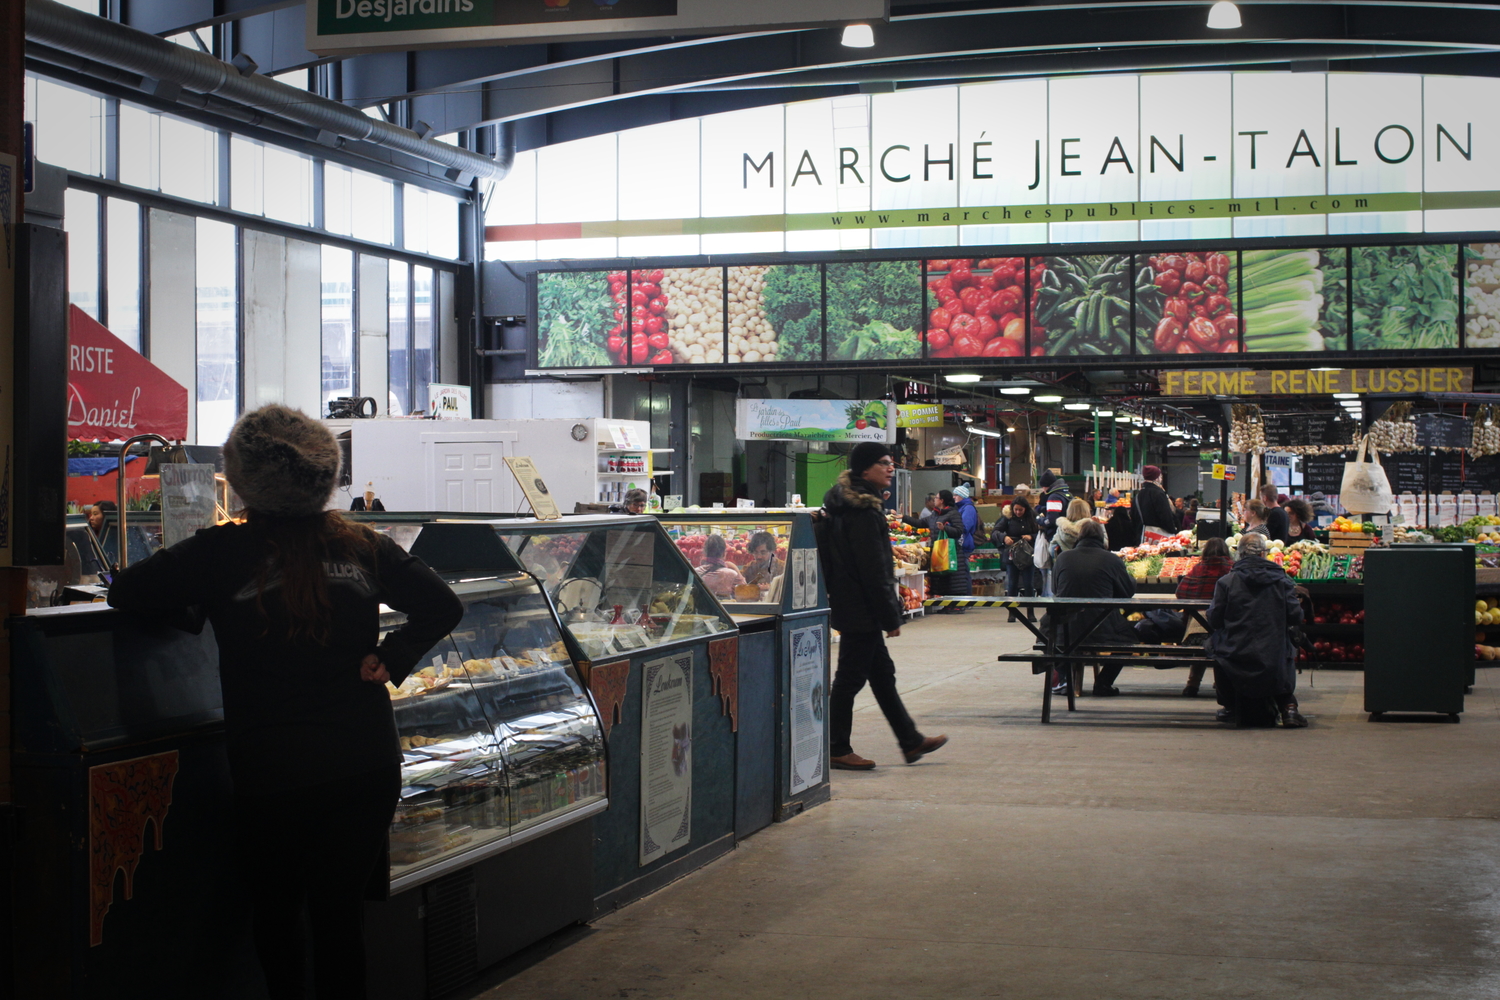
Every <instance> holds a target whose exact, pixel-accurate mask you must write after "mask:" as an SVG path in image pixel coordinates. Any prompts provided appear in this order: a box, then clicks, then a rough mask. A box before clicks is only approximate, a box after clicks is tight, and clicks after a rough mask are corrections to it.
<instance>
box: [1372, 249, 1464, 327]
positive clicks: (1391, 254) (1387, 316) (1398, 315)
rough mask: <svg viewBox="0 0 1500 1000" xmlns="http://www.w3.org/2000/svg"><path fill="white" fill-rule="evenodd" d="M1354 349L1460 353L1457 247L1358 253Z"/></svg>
mask: <svg viewBox="0 0 1500 1000" xmlns="http://www.w3.org/2000/svg"><path fill="white" fill-rule="evenodd" d="M1352 253H1353V270H1354V285H1353V292H1354V349H1355V350H1356V351H1379V350H1431V349H1437V348H1457V347H1458V310H1459V303H1458V247H1457V246H1456V245H1455V244H1452V243H1440V244H1435V245H1430V246H1426V245H1413V246H1393V247H1356V248H1354V250H1353V251H1352Z"/></svg>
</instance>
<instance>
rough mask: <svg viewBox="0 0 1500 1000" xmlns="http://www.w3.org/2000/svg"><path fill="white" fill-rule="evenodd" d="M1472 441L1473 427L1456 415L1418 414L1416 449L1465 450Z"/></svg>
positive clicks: (1466, 420)
mask: <svg viewBox="0 0 1500 1000" xmlns="http://www.w3.org/2000/svg"><path fill="white" fill-rule="evenodd" d="M1473 440H1474V426H1473V424H1472V423H1470V421H1469V420H1468V419H1466V418H1464V417H1460V416H1458V415H1457V414H1449V413H1419V414H1418V415H1417V447H1419V448H1467V447H1469V445H1470V444H1471V443H1472V442H1473Z"/></svg>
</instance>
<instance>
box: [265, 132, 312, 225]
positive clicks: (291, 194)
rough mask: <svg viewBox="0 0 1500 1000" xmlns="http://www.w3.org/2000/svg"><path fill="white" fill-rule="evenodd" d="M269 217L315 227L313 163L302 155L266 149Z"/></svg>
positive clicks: (266, 200) (267, 213) (267, 147)
mask: <svg viewBox="0 0 1500 1000" xmlns="http://www.w3.org/2000/svg"><path fill="white" fill-rule="evenodd" d="M261 149H262V155H263V156H264V157H265V171H264V173H263V175H262V176H263V177H264V178H265V195H264V198H265V211H266V218H268V219H279V220H280V221H282V222H290V223H292V224H293V225H297V226H310V225H312V169H313V161H312V160H311V159H310V158H309V157H306V156H303V155H301V154H300V153H293V152H291V151H290V150H286V149H278V148H276V147H275V146H263V147H261Z"/></svg>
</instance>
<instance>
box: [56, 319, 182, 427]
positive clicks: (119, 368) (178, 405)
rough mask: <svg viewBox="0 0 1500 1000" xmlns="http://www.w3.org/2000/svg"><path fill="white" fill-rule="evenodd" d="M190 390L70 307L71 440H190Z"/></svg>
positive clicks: (69, 393) (69, 416)
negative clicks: (146, 436)
mask: <svg viewBox="0 0 1500 1000" xmlns="http://www.w3.org/2000/svg"><path fill="white" fill-rule="evenodd" d="M187 425H188V391H187V390H186V389H184V388H183V387H182V386H180V385H178V384H177V383H176V382H175V381H174V380H173V379H172V378H170V377H169V376H168V375H167V374H166V373H165V372H163V371H162V370H161V369H160V368H158V367H156V366H155V365H153V364H152V363H151V362H150V361H147V360H146V359H145V358H144V357H142V356H141V355H140V353H139V352H137V351H136V350H134V349H133V348H132V347H130V345H128V344H126V343H125V342H124V341H123V340H121V339H120V338H119V337H116V336H115V335H114V334H112V333H110V332H109V331H108V330H106V329H105V328H104V326H103V325H102V324H100V323H99V322H98V321H97V320H95V319H93V318H92V317H90V316H89V314H88V313H86V312H84V311H83V310H82V309H79V308H78V307H77V306H69V307H68V438H69V439H70V440H85V441H92V440H94V439H95V438H102V439H104V440H106V441H115V440H120V439H123V438H128V437H132V436H134V435H136V434H145V433H147V432H151V433H154V434H160V435H161V436H162V437H164V438H167V439H169V440H173V441H180V440H182V439H183V438H185V437H187Z"/></svg>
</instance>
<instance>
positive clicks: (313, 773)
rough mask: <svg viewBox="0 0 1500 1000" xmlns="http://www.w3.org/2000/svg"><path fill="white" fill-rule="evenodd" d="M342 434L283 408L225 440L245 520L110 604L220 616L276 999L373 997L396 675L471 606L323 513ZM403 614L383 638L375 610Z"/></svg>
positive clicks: (127, 579)
mask: <svg viewBox="0 0 1500 1000" xmlns="http://www.w3.org/2000/svg"><path fill="white" fill-rule="evenodd" d="M338 472H339V446H338V442H336V441H335V440H334V438H333V435H332V434H331V433H329V431H328V429H327V428H326V427H324V426H323V425H322V424H320V423H319V422H317V421H316V420H313V419H311V418H309V417H307V416H305V415H304V414H302V413H300V412H298V411H296V410H290V409H287V408H286V407H284V406H266V407H262V408H261V409H259V410H255V411H254V412H252V413H247V414H245V415H244V416H243V417H241V418H240V420H239V422H238V423H236V424H235V425H234V430H233V431H231V432H230V435H229V440H228V441H227V442H226V443H225V445H224V475H225V477H226V478H228V480H229V484H230V485H231V486H233V487H234V491H235V493H237V494H238V495H239V496H240V498H241V499H242V500H243V501H244V504H245V508H246V510H245V522H244V523H243V524H234V523H231V524H222V525H219V526H217V527H213V528H206V529H204V530H202V531H199V532H198V533H197V534H195V535H193V536H192V537H191V538H187V539H185V540H183V541H181V542H178V543H177V544H176V545H173V546H172V547H171V548H169V549H165V550H163V551H161V552H158V553H157V554H156V555H154V556H152V557H151V558H150V559H147V560H145V561H144V562H140V563H136V564H134V565H132V566H131V567H130V568H129V569H127V570H125V571H123V572H122V573H120V575H119V576H118V577H117V578H116V579H115V582H114V585H113V586H112V587H111V588H110V591H109V603H110V604H111V605H113V606H114V607H117V608H122V609H124V610H126V611H138V612H145V613H152V614H168V613H174V612H182V611H183V610H185V609H189V608H199V609H201V610H202V612H203V613H204V614H205V615H206V616H207V618H208V620H209V621H210V622H212V623H213V626H214V636H215V638H217V640H218V645H219V682H220V684H221V685H222V687H223V689H224V690H223V694H224V731H225V743H226V748H227V751H228V756H229V771H230V774H231V776H232V777H233V779H234V795H235V811H236V813H237V818H236V833H237V834H238V836H239V838H240V841H241V844H240V849H239V856H240V858H241V859H242V861H243V863H244V865H245V868H246V872H245V875H246V886H247V888H248V891H249V895H250V899H251V904H252V908H253V929H254V937H255V948H256V951H257V953H258V955H259V958H260V964H261V968H262V969H263V970H264V972H265V977H266V990H267V993H268V994H269V996H270V997H271V998H272V1000H290V998H296V1000H302V998H303V997H305V996H306V994H305V992H304V983H305V980H306V978H307V966H308V965H309V964H310V965H311V966H312V980H313V984H314V990H315V993H316V996H317V997H318V998H319V1000H328V998H339V1000H358V998H361V997H364V996H365V953H364V932H363V920H364V907H365V900H366V899H371V898H381V899H383V898H384V894H385V893H386V892H388V891H389V887H390V874H389V870H388V862H387V860H386V858H387V855H386V835H387V833H388V831H389V829H390V825H391V819H392V817H393V815H394V813H395V810H396V799H397V795H398V794H399V793H400V789H401V747H400V745H399V744H398V743H397V740H396V721H395V716H394V714H393V712H392V711H391V700H390V698H389V696H388V695H387V694H386V687H385V685H386V682H387V681H391V682H393V683H396V684H399V683H401V682H402V681H403V680H405V679H406V677H407V675H408V674H409V673H411V671H412V669H413V668H414V667H415V666H416V664H417V661H418V660H420V659H421V658H422V657H423V656H424V655H425V654H426V653H427V651H428V650H429V649H431V648H432V646H433V644H434V643H436V642H437V641H438V640H439V639H441V638H442V637H443V636H445V635H447V634H448V633H449V632H450V631H451V630H452V629H453V627H454V626H455V625H457V624H458V621H459V619H460V618H461V617H462V616H463V604H462V603H461V602H460V601H459V599H458V598H457V597H455V596H454V594H453V591H451V590H449V589H448V586H447V584H445V583H443V581H442V580H440V579H439V578H438V576H437V574H435V573H433V572H432V570H430V569H428V568H427V567H426V566H425V565H424V564H423V563H422V561H421V560H420V559H417V558H415V557H413V556H411V555H408V554H407V553H406V552H405V551H403V550H402V549H401V547H400V546H399V545H397V544H396V543H395V542H393V541H391V540H390V538H389V537H388V536H385V535H379V534H376V533H375V532H373V531H371V530H370V529H369V528H367V527H365V526H364V525H360V524H355V523H353V522H351V521H347V520H345V519H344V516H343V515H342V514H340V513H338V512H337V511H329V510H325V508H326V507H327V505H328V501H329V500H330V498H331V497H332V496H333V490H334V486H335V485H336V484H337V482H338ZM382 604H384V605H387V606H388V607H391V608H394V609H395V610H397V611H400V612H403V613H404V614H405V615H406V622H405V623H404V624H402V625H401V626H399V627H397V628H395V629H393V630H392V631H391V632H389V633H388V634H387V635H386V636H385V638H384V639H382V638H380V625H379V621H380V606H381V605H382Z"/></svg>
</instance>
